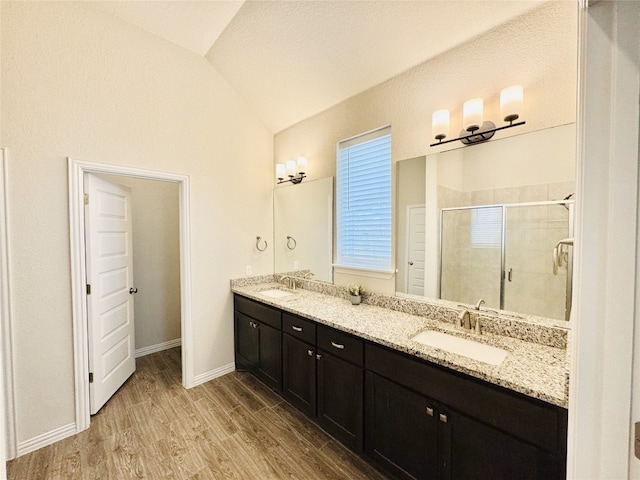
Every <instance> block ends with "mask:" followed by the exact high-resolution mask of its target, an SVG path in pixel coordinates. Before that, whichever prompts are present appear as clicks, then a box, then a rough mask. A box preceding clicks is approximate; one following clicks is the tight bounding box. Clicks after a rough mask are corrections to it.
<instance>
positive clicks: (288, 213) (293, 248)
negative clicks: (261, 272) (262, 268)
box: [273, 177, 333, 282]
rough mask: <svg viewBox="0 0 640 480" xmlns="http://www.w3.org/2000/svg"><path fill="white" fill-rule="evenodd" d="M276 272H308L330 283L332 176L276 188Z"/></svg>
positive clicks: (316, 278) (274, 204) (274, 203)
mask: <svg viewBox="0 0 640 480" xmlns="http://www.w3.org/2000/svg"><path fill="white" fill-rule="evenodd" d="M273 206H274V240H273V243H274V249H275V252H274V262H275V264H274V271H275V272H276V273H282V272H293V271H309V272H311V273H312V274H313V278H314V279H315V280H323V281H325V282H331V281H332V279H333V276H332V271H333V269H332V262H333V177H328V178H323V179H320V180H313V181H305V182H302V183H300V184H298V185H293V184H291V185H286V186H282V187H280V188H276V189H275V190H274V194H273Z"/></svg>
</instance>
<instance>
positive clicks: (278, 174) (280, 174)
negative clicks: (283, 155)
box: [276, 163, 285, 180]
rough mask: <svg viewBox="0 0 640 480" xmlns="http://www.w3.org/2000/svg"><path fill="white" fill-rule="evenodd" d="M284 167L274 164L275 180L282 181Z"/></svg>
mask: <svg viewBox="0 0 640 480" xmlns="http://www.w3.org/2000/svg"><path fill="white" fill-rule="evenodd" d="M284 173H285V166H284V163H276V178H277V179H278V180H282V179H283V178H284Z"/></svg>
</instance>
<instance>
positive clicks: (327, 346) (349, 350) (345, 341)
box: [318, 325, 364, 366]
mask: <svg viewBox="0 0 640 480" xmlns="http://www.w3.org/2000/svg"><path fill="white" fill-rule="evenodd" d="M318 349H322V350H324V351H325V352H327V353H330V354H332V355H335V356H336V357H338V358H342V359H344V360H347V361H348V362H351V363H354V364H356V365H359V366H361V365H363V364H364V341H363V340H362V339H360V338H357V337H354V336H353V335H349V334H348V333H344V332H340V331H338V330H334V329H333V328H329V327H326V326H324V325H318Z"/></svg>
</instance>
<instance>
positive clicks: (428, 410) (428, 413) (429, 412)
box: [427, 407, 433, 417]
mask: <svg viewBox="0 0 640 480" xmlns="http://www.w3.org/2000/svg"><path fill="white" fill-rule="evenodd" d="M427 415H429V416H430V417H433V408H431V407H427Z"/></svg>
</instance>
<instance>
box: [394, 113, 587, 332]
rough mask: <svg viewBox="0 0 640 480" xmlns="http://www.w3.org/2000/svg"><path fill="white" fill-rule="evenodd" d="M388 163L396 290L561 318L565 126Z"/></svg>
mask: <svg viewBox="0 0 640 480" xmlns="http://www.w3.org/2000/svg"><path fill="white" fill-rule="evenodd" d="M396 169H397V170H396V180H397V185H396V207H397V209H396V254H397V258H396V266H397V275H396V291H397V292H398V293H402V294H411V295H420V296H424V297H428V298H431V299H443V300H450V301H454V302H459V303H462V304H467V305H469V304H471V305H474V304H476V303H477V302H478V301H479V300H480V299H482V300H484V301H485V304H486V306H487V307H489V308H493V309H496V310H508V311H511V312H517V313H521V314H527V315H536V316H542V317H549V318H555V319H568V316H569V312H570V307H571V305H570V298H571V281H572V278H571V275H572V254H573V247H572V237H573V202H574V200H573V199H574V192H575V124H568V125H563V126H559V127H554V128H549V129H545V130H540V131H536V132H531V133H527V134H523V135H517V136H512V137H508V138H505V139H501V140H493V141H490V142H487V143H484V144H480V145H474V146H470V147H461V148H459V149H455V150H449V151H446V152H443V153H437V154H431V155H426V156H423V157H418V158H412V159H407V160H402V161H399V162H397V165H396Z"/></svg>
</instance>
